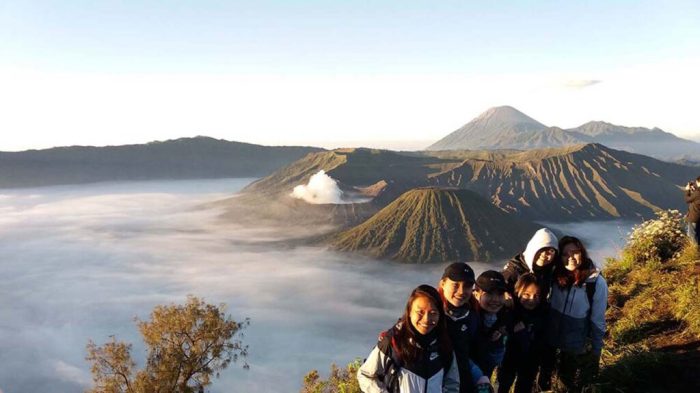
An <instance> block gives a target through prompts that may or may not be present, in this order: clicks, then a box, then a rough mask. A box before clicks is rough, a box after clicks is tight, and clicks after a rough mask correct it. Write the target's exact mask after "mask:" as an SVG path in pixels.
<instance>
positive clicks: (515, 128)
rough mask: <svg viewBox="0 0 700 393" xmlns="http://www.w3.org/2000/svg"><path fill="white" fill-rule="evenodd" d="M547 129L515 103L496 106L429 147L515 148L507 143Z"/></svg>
mask: <svg viewBox="0 0 700 393" xmlns="http://www.w3.org/2000/svg"><path fill="white" fill-rule="evenodd" d="M546 128H547V126H545V125H544V124H542V123H540V122H538V121H537V120H535V119H533V118H531V117H530V116H528V115H526V114H524V113H522V112H520V111H519V110H517V109H515V108H513V107H512V106H497V107H493V108H491V109H489V110H487V111H486V112H484V113H482V114H480V115H479V116H477V117H476V118H474V119H473V120H472V121H470V122H469V123H467V124H465V125H464V126H462V127H461V128H459V129H458V130H456V131H454V132H452V133H451V134H449V135H447V136H446V137H444V138H442V139H440V140H439V141H437V142H436V143H434V144H433V145H431V146H429V147H428V150H462V149H471V150H478V149H484V148H486V149H488V148H494V147H495V148H512V147H514V146H512V145H509V144H507V143H508V142H509V141H512V140H514V139H515V138H518V137H522V136H523V135H529V134H531V133H533V132H537V131H542V130H544V129H546ZM504 143H505V144H504Z"/></svg>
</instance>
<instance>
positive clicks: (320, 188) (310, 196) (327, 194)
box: [291, 169, 346, 204]
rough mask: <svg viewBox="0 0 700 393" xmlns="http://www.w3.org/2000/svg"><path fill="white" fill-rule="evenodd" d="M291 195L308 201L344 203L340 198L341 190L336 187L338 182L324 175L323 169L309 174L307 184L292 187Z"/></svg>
mask: <svg viewBox="0 0 700 393" xmlns="http://www.w3.org/2000/svg"><path fill="white" fill-rule="evenodd" d="M291 195H292V196H293V197H294V198H297V199H303V200H305V201H306V202H308V203H315V204H320V203H346V202H345V201H343V200H342V199H341V196H342V195H343V191H341V190H340V188H339V187H338V182H337V181H335V180H334V179H333V178H332V177H330V176H328V175H326V171H324V170H323V169H322V170H320V171H318V173H316V174H315V175H313V176H311V178H310V179H309V184H306V185H303V184H301V185H298V186H296V187H294V191H292V194H291Z"/></svg>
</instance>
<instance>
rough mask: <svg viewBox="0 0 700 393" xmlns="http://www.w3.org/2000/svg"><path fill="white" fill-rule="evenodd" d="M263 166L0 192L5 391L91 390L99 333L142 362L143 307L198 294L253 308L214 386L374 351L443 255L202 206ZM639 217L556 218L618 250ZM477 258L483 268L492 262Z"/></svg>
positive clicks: (595, 249)
mask: <svg viewBox="0 0 700 393" xmlns="http://www.w3.org/2000/svg"><path fill="white" fill-rule="evenodd" d="M251 180H252V179H233V180H231V179H229V180H208V181H177V182H129V183H105V184H96V185H82V186H65V187H48V188H40V189H25V190H9V191H8V190H4V191H2V192H0V212H1V213H2V214H0V260H1V261H2V262H1V263H0V276H1V277H2V279H0V321H1V322H0V364H2V367H0V392H4V393H20V392H48V391H51V392H59V393H62V392H71V393H72V392H77V391H82V390H83V389H85V388H86V387H88V386H89V385H90V382H91V377H90V374H89V365H88V364H87V362H86V361H85V360H84V357H85V345H86V343H87V341H88V339H93V340H94V341H95V342H97V343H98V344H101V343H104V342H105V341H107V340H108V339H109V336H110V335H116V336H117V339H119V340H125V341H128V342H131V343H133V344H134V347H133V354H134V357H135V358H136V359H137V362H138V363H139V366H141V365H142V364H143V363H142V360H143V357H144V352H143V344H142V342H141V339H140V336H139V335H138V331H137V328H136V325H135V324H134V321H133V318H134V317H139V318H141V319H146V318H148V314H149V312H150V310H151V309H152V308H153V307H154V306H155V305H158V304H167V303H172V302H175V303H182V302H184V301H185V300H186V296H187V294H193V295H196V296H199V297H203V298H204V299H205V300H206V301H207V302H210V303H226V304H227V305H228V313H229V314H231V315H232V317H233V318H234V319H236V320H239V319H243V318H245V317H249V318H250V319H251V325H250V326H249V327H248V328H247V329H246V330H245V331H244V332H245V336H244V338H243V340H244V342H245V343H246V344H248V345H249V346H250V348H249V351H250V356H249V358H248V359H247V361H248V363H249V364H250V370H248V371H245V370H242V369H241V368H240V364H232V365H231V366H230V367H229V368H228V369H227V370H225V371H223V372H222V374H221V378H219V379H216V380H214V384H213V386H212V388H211V391H212V392H253V391H264V392H293V391H298V390H299V388H300V386H301V381H302V378H303V375H304V374H305V373H306V372H308V371H310V370H311V369H319V370H320V371H321V372H322V374H323V375H327V370H328V368H329V366H330V364H331V363H332V362H336V363H338V364H340V365H344V364H346V363H347V362H349V361H351V360H353V359H354V358H357V357H361V358H363V357H366V356H367V354H368V353H369V350H370V349H371V347H372V346H373V345H374V343H375V340H376V337H377V334H378V333H379V331H381V330H383V329H386V328H388V327H389V326H390V325H391V323H392V322H393V321H395V320H396V318H397V317H398V316H399V315H400V313H401V311H402V308H403V305H404V302H405V300H406V296H407V295H408V292H409V291H410V290H411V289H412V288H413V287H415V286H416V285H418V284H422V283H429V284H435V283H436V282H437V280H438V279H439V276H440V273H441V271H442V269H443V268H444V266H443V265H429V266H410V265H400V264H396V263H389V262H383V261H373V260H368V259H364V258H359V257H352V256H347V255H341V254H336V253H332V252H329V251H325V250H324V249H322V248H311V247H297V248H289V247H280V246H279V242H278V241H279V240H283V239H282V238H281V237H280V236H281V235H280V233H284V232H283V231H279V230H278V228H257V229H252V228H244V227H241V226H239V225H237V224H236V223H235V222H221V221H220V220H219V218H218V215H219V214H220V211H218V210H215V209H203V208H202V207H201V206H202V205H203V204H204V203H206V202H209V201H214V200H218V199H222V198H225V197H227V196H230V195H231V194H232V193H234V192H236V191H237V190H239V189H241V188H242V187H243V186H244V185H245V184H247V183H248V182H250V181H251ZM630 225H631V224H629V223H622V222H619V223H610V222H606V223H585V224H582V223H578V224H568V225H564V226H559V227H558V229H560V230H562V231H564V232H566V233H572V234H576V235H580V236H581V237H583V238H584V239H586V240H587V241H588V245H589V247H590V249H591V251H592V255H593V257H594V258H596V260H597V261H602V260H603V258H604V257H605V256H609V255H613V254H615V253H616V252H617V251H618V250H619V247H620V245H621V243H622V240H621V239H622V237H623V236H624V235H625V234H626V233H627V231H628V230H629V227H630ZM290 235H291V234H290ZM298 235H299V233H298V232H295V233H294V236H298ZM523 247H524V245H523ZM502 265H503V261H500V262H494V263H493V265H492V266H494V267H497V268H500V267H501V266H502ZM473 267H474V268H475V269H476V270H477V273H478V272H480V271H483V270H484V269H486V268H488V267H489V265H485V264H481V263H475V264H474V265H473Z"/></svg>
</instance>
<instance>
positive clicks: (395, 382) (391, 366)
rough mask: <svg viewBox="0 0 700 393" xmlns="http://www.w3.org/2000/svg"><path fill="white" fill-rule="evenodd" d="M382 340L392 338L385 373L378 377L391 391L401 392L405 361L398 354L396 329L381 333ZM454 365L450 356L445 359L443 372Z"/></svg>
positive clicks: (390, 392) (385, 362)
mask: <svg viewBox="0 0 700 393" xmlns="http://www.w3.org/2000/svg"><path fill="white" fill-rule="evenodd" d="M382 340H391V341H390V343H389V347H388V350H387V352H388V353H387V354H386V355H387V356H386V358H385V360H384V364H383V365H382V366H383V369H384V374H381V375H377V378H379V379H381V380H382V382H384V386H385V387H386V389H387V390H388V391H389V393H399V375H400V374H401V368H402V367H403V365H404V364H403V361H402V360H401V358H400V357H399V356H398V345H397V344H396V339H395V338H394V329H389V330H388V331H385V332H382V333H381V334H379V340H378V341H379V342H381V341H382ZM451 366H452V358H448V359H446V360H444V361H443V365H442V368H443V372H444V373H447V372H448V371H449V369H450V367H451Z"/></svg>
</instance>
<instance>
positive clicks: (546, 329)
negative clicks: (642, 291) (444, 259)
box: [357, 228, 608, 393]
mask: <svg viewBox="0 0 700 393" xmlns="http://www.w3.org/2000/svg"><path fill="white" fill-rule="evenodd" d="M607 297H608V288H607V284H606V282H605V279H604V278H603V276H602V275H601V274H600V271H599V270H598V269H597V268H596V266H595V264H594V263H593V261H591V259H590V258H589V256H588V253H587V252H586V248H585V247H584V245H583V244H582V242H581V241H580V240H579V239H577V238H575V237H571V236H564V237H562V238H561V239H557V238H556V236H555V235H554V233H552V231H550V230H549V229H547V228H542V229H540V230H538V231H537V232H536V233H535V234H534V236H533V237H532V239H530V241H529V242H528V244H527V246H526V248H525V251H523V252H522V253H520V254H518V255H516V256H515V257H513V258H512V259H511V260H510V261H508V263H507V264H506V265H505V267H504V268H503V271H500V272H499V271H495V270H487V271H485V272H483V273H481V274H480V275H479V276H478V277H475V274H474V270H472V268H471V267H470V266H469V265H468V264H467V263H453V264H451V265H449V266H447V267H446V268H445V270H444V273H443V275H442V277H441V279H440V280H439V281H438V283H437V288H435V287H433V286H430V285H420V286H418V287H417V288H415V289H414V290H413V291H412V292H411V294H410V296H409V297H408V301H407V302H406V308H405V310H404V313H403V315H402V316H401V318H400V319H399V321H398V322H397V323H396V324H395V325H394V326H393V327H391V328H390V329H389V330H387V331H385V332H383V333H381V334H380V335H379V340H378V343H377V345H376V346H375V347H374V348H373V350H372V352H371V353H370V354H369V356H368V357H367V359H366V360H365V361H364V363H363V364H362V366H361V367H360V368H359V370H358V373H357V378H358V381H359V385H360V388H361V389H362V391H363V392H365V393H375V392H381V393H386V392H389V393H437V392H450V393H464V392H478V393H482V392H492V391H494V387H493V385H492V384H491V380H492V376H493V374H494V372H495V373H496V380H497V382H498V383H497V386H498V389H497V391H498V392H499V393H501V392H503V393H505V392H509V391H510V390H511V387H513V385H514V390H515V392H532V391H546V390H552V388H555V390H558V391H581V390H582V389H583V388H584V387H585V386H586V385H588V384H589V383H590V382H591V380H592V379H593V378H594V376H595V374H596V373H597V370H598V363H599V360H600V354H601V350H602V347H603V335H604V333H605V309H606V308H607Z"/></svg>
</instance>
